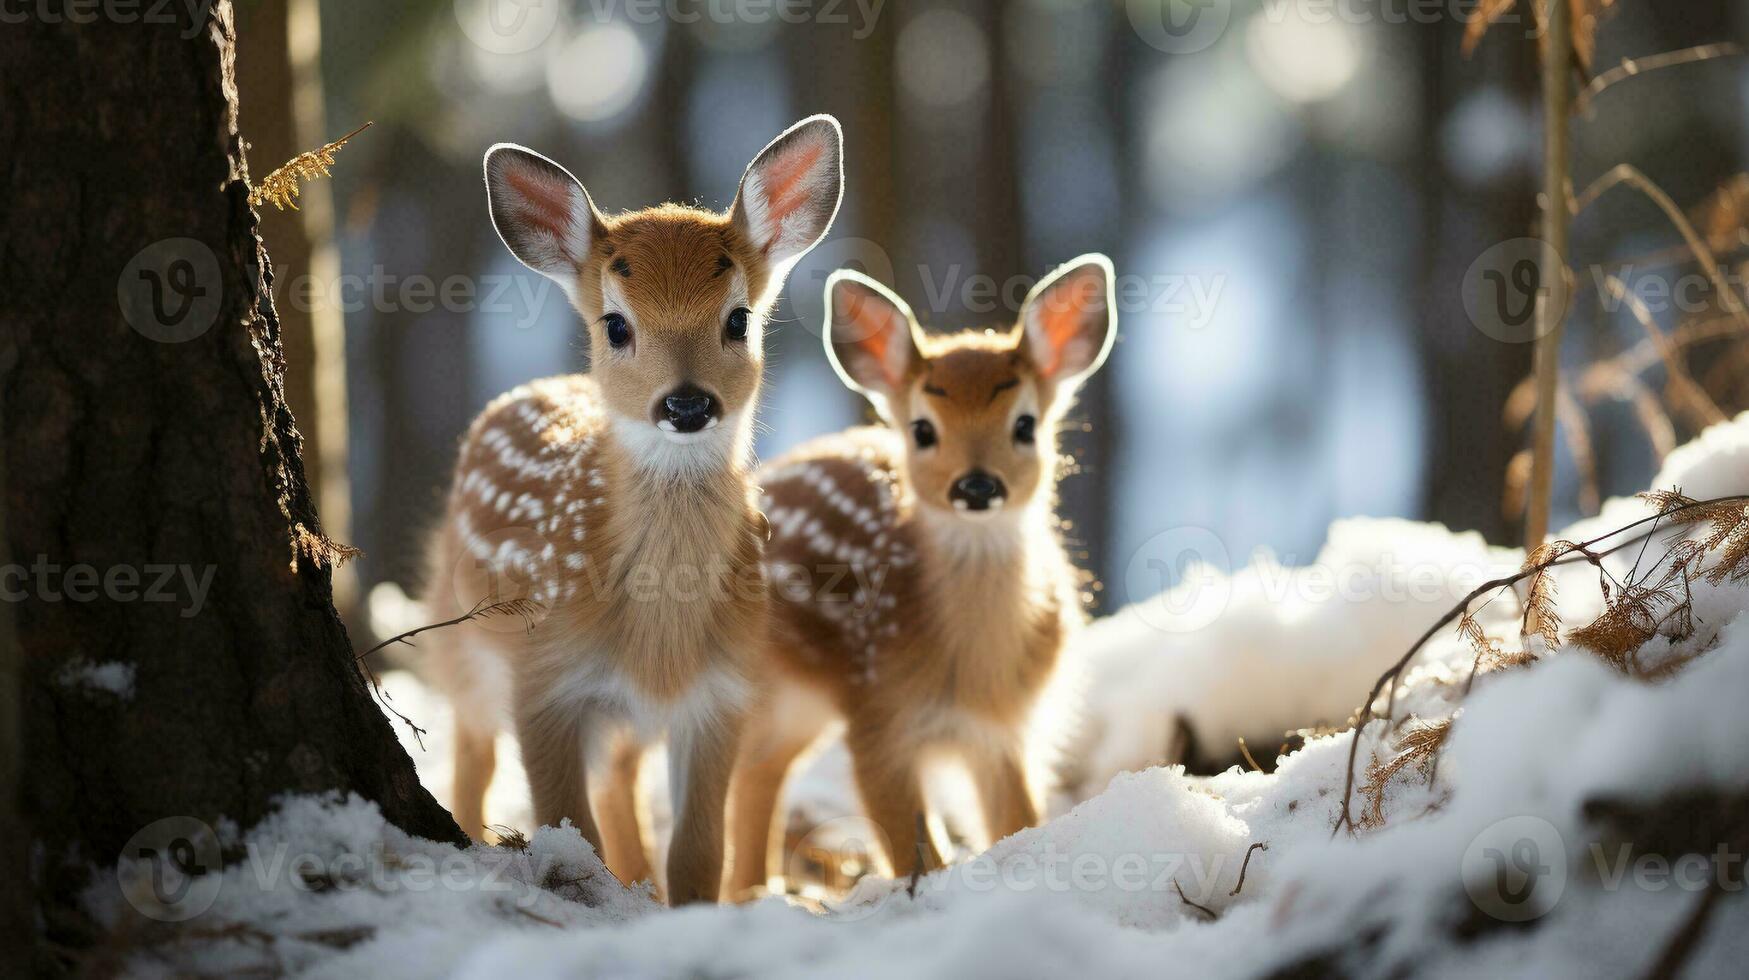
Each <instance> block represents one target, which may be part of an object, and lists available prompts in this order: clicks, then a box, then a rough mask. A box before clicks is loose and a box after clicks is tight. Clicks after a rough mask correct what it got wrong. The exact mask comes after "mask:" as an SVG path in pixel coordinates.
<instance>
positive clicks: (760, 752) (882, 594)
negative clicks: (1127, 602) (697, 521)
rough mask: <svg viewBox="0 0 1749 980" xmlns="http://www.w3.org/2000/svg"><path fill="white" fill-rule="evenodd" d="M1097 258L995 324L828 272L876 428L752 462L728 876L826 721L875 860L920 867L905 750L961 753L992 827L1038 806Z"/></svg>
mask: <svg viewBox="0 0 1749 980" xmlns="http://www.w3.org/2000/svg"><path fill="white" fill-rule="evenodd" d="M1112 296H1113V274H1112V267H1111V262H1110V260H1108V259H1106V258H1105V257H1104V256H1102V255H1086V256H1082V257H1081V258H1078V259H1076V260H1074V261H1072V262H1070V263H1069V264H1068V265H1065V266H1063V267H1062V268H1061V269H1059V270H1058V271H1056V272H1055V273H1053V274H1052V275H1051V276H1050V277H1048V278H1047V279H1045V280H1044V281H1043V282H1041V283H1040V284H1039V285H1038V286H1036V287H1035V288H1034V289H1033V290H1032V292H1031V293H1030V294H1029V296H1028V297H1027V300H1026V302H1025V304H1024V306H1023V307H1022V310H1021V316H1020V322H1019V323H1018V324H1017V325H1016V326H1015V327H1014V328H1013V329H1011V330H1006V331H995V330H985V331H971V332H966V333H959V334H953V335H947V336H931V335H928V334H925V333H924V332H923V330H922V329H921V327H920V326H919V325H918V323H917V321H916V319H915V318H914V317H913V316H912V314H911V310H910V309H909V308H908V307H907V306H906V305H905V303H904V301H903V300H901V299H899V298H898V297H897V296H895V295H893V294H892V293H891V292H889V291H888V290H887V289H886V288H884V287H882V286H881V285H880V284H879V283H876V282H874V281H872V280H870V279H867V278H865V277H863V276H861V275H858V274H856V273H854V272H850V271H847V270H840V271H838V272H836V273H834V274H833V276H832V277H831V279H829V280H828V281H827V285H826V307H827V316H826V320H827V322H826V351H827V354H828V356H829V358H830V360H831V362H832V364H833V366H834V367H835V368H836V369H837V370H838V373H839V375H840V376H841V377H842V379H843V380H844V383H845V384H847V385H849V386H850V387H851V388H852V389H854V390H856V391H858V392H860V393H862V394H863V395H864V396H866V397H867V398H868V399H869V401H871V402H872V403H873V404H874V406H875V408H876V409H877V410H878V412H879V414H880V415H881V417H882V419H883V420H884V422H885V423H886V425H885V426H884V427H865V428H856V429H851V430H849V431H846V432H843V433H839V434H836V435H832V436H827V437H824V438H822V439H819V440H817V441H814V442H812V443H809V444H806V445H804V446H802V447H801V448H799V449H797V450H795V451H794V452H792V453H790V454H788V455H786V456H785V457H782V458H780V459H778V460H775V461H773V462H772V463H771V464H770V465H769V466H767V467H765V468H764V469H762V470H761V471H760V473H759V476H758V480H759V483H760V485H761V487H762V488H763V499H762V501H761V507H762V508H763V509H764V511H765V514H766V516H767V518H768V519H769V521H770V523H771V537H770V540H769V542H768V543H767V545H766V574H767V576H768V578H769V580H770V583H771V590H772V607H771V615H772V622H771V642H770V643H768V644H767V646H766V648H765V653H766V661H765V662H766V670H767V673H768V675H769V676H768V677H767V684H768V692H767V696H768V697H769V698H770V707H769V709H768V710H766V711H762V712H760V713H758V714H757V715H751V716H749V718H748V724H747V728H746V729H745V730H744V732H743V738H742V742H741V753H740V757H739V759H738V760H737V764H736V774H735V780H734V785H733V789H732V790H731V800H730V819H729V822H730V833H731V835H732V848H731V854H732V856H731V861H730V876H729V881H728V883H727V884H728V887H729V891H730V895H731V897H736V898H741V897H745V896H747V895H748V894H750V893H751V892H752V891H753V890H754V889H755V888H756V887H757V886H759V885H763V884H764V883H765V882H766V881H767V877H766V875H767V860H768V858H767V854H768V851H769V850H770V849H773V848H780V847H781V843H782V841H783V839H784V838H783V827H782V826H781V823H782V822H781V821H778V822H777V825H774V821H773V811H774V809H775V808H776V804H777V802H778V799H779V797H780V795H781V793H782V788H783V782H784V778H785V775H786V773H787V772H788V770H789V768H790V766H791V763H792V762H794V760H795V758H796V757H797V755H799V754H800V753H801V752H802V751H803V750H804V749H805V748H807V747H808V746H809V745H810V744H811V743H812V742H813V741H814V740H815V739H816V737H817V736H818V735H819V734H820V733H821V731H822V730H823V729H824V728H825V727H826V726H827V725H828V724H829V723H830V722H833V721H834V720H837V719H842V720H843V721H844V723H845V740H846V743H847V745H848V747H849V749H850V753H851V756H852V764H853V768H854V773H855V779H856V783H857V787H858V790H859V793H860V795H861V797H862V803H863V806H864V808H865V809H866V810H867V812H868V815H869V817H870V818H871V819H872V820H873V822H874V824H875V825H876V827H877V828H878V829H879V830H880V831H881V833H882V835H884V837H885V842H884V848H885V850H886V851H887V853H886V855H885V859H886V868H885V870H886V871H887V873H888V874H893V873H895V872H903V871H906V870H910V869H911V868H912V866H913V865H914V864H915V863H916V862H917V861H918V860H921V862H922V865H923V869H924V870H928V869H930V868H934V867H938V866H939V865H940V863H941V858H940V855H939V852H938V851H937V850H936V849H935V847H934V846H933V844H932V843H931V842H930V841H929V840H928V834H927V832H924V833H923V834H922V839H919V833H918V832H919V828H920V827H921V826H922V824H923V820H922V819H921V816H922V813H923V807H924V800H923V784H922V779H921V774H920V773H921V768H922V766H923V764H924V763H925V762H926V761H927V760H928V758H929V757H930V756H931V755H932V754H934V753H937V752H940V751H942V750H946V751H950V752H957V753H958V754H959V755H960V756H961V758H962V759H963V760H964V761H965V762H966V763H967V764H968V768H969V769H970V771H971V773H972V775H973V777H974V781H975V782H976V784H977V788H978V795H979V798H980V801H981V804H982V809H983V812H984V820H985V825H986V829H987V832H988V836H989V839H990V840H991V841H995V840H998V839H1000V838H1002V837H1006V836H1008V835H1009V834H1012V833H1014V832H1015V831H1018V830H1020V829H1022V828H1024V827H1027V826H1030V825H1032V824H1034V823H1036V822H1037V819H1038V808H1037V804H1036V803H1035V799H1034V795H1033V790H1032V788H1031V786H1030V784H1029V781H1028V778H1027V770H1026V758H1027V748H1028V746H1027V727H1028V724H1027V723H1028V720H1029V715H1031V713H1032V709H1033V707H1034V706H1035V704H1036V703H1037V701H1038V698H1039V695H1040V693H1041V691H1042V689H1043V688H1044V686H1045V684H1046V682H1047V681H1048V680H1049V678H1050V677H1051V675H1052V672H1053V670H1054V668H1055V665H1056V661H1057V656H1058V651H1059V650H1060V649H1061V648H1062V645H1063V643H1064V641H1065V639H1066V636H1067V634H1068V632H1069V631H1070V630H1071V629H1072V628H1074V627H1075V626H1076V625H1078V624H1079V623H1080V621H1081V616H1082V613H1081V609H1082V604H1081V601H1080V585H1081V581H1082V579H1081V576H1080V575H1079V573H1077V571H1076V570H1075V568H1074V567H1073V566H1072V565H1071V564H1070V561H1069V558H1068V556H1067V555H1066V554H1065V552H1064V549H1063V546H1062V544H1061V542H1060V540H1059V538H1058V533H1057V525H1056V521H1055V517H1054V505H1055V496H1056V473H1055V467H1056V459H1057V456H1056V454H1057V448H1056V436H1055V433H1056V428H1057V425H1058V424H1059V423H1060V422H1061V420H1062V418H1063V415H1064V413H1065V412H1066V411H1067V409H1068V407H1069V404H1070V402H1071V401H1072V400H1073V395H1074V391H1075V389H1076V387H1077V385H1078V384H1079V383H1080V382H1081V381H1082V380H1083V379H1085V378H1086V377H1087V376H1088V375H1090V374H1092V373H1093V372H1094V371H1095V370H1097V369H1098V367H1099V365H1100V363H1101V362H1102V361H1103V360H1104V359H1105V356H1106V354H1107V352H1108V351H1109V350H1110V348H1111V345H1112V342H1113V339H1114V338H1115V336H1116V318H1115V312H1114V310H1113V306H1112Z"/></svg>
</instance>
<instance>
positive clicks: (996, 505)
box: [953, 497, 1008, 521]
mask: <svg viewBox="0 0 1749 980" xmlns="http://www.w3.org/2000/svg"><path fill="white" fill-rule="evenodd" d="M1007 502H1008V498H1006V497H997V498H995V499H993V500H991V501H990V506H989V507H987V508H985V509H983V510H973V509H972V508H971V507H970V506H968V505H967V504H966V502H965V501H963V500H955V501H954V502H953V509H954V511H955V512H956V513H958V514H959V516H961V517H965V518H969V519H971V520H974V521H987V520H989V519H990V518H992V517H995V516H996V515H997V514H1000V513H1002V505H1003V504H1005V503H1007Z"/></svg>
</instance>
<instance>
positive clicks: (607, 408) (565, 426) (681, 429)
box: [427, 116, 843, 904]
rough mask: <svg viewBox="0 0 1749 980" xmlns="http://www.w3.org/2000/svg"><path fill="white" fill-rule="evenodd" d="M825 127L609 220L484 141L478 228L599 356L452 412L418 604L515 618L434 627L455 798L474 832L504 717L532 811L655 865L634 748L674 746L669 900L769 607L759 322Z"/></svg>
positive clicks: (724, 756) (833, 126)
mask: <svg viewBox="0 0 1749 980" xmlns="http://www.w3.org/2000/svg"><path fill="white" fill-rule="evenodd" d="M841 155H842V138H841V135H840V133H839V129H838V124H837V122H836V121H835V120H833V119H831V118H830V117H827V116H815V117H812V118H809V119H806V120H803V121H802V122H800V123H798V124H796V125H795V126H794V127H792V128H791V129H789V130H788V131H787V132H785V133H784V134H783V135H781V136H779V137H778V138H777V139H775V140H773V141H772V142H771V144H770V145H768V146H767V147H765V149H764V150H763V151H761V152H760V154H759V155H758V156H757V157H756V158H755V159H754V160H753V162H752V164H751V165H750V166H749V167H748V168H747V171H746V173H745V175H744V176H743V177H742V179H741V184H740V188H739V190H738V192H737V193H736V196H735V200H734V203H733V205H732V206H731V207H730V208H729V210H728V211H727V212H726V213H716V212H711V211H705V210H700V209H697V208H692V207H682V206H678V205H673V204H664V205H661V206H658V207H654V208H649V209H646V210H642V211H636V212H631V213H627V214H622V215H618V216H609V215H606V214H603V213H601V212H600V211H597V210H596V209H595V206H594V204H593V203H592V202H591V200H590V198H589V194H588V193H587V192H586V191H585V190H584V189H583V185H582V184H580V183H578V182H577V180H576V178H574V177H572V176H571V174H570V173H568V172H567V171H566V170H565V169H564V168H562V167H560V166H559V165H558V164H556V163H554V162H552V161H551V160H548V159H547V158H546V157H543V156H541V155H539V154H537V153H533V152H531V151H529V150H526V149H523V148H522V147H518V146H512V145H508V144H499V145H497V146H494V147H492V148H491V150H490V151H488V152H487V154H486V158H485V176H486V191H487V199H488V203H489V205H490V211H491V216H492V223H493V226H494V227H495V228H496V229H497V231H498V234H499V237H500V238H502V239H503V241H504V244H505V246H506V247H507V248H509V249H510V251H511V253H512V254H513V255H515V256H516V258H517V259H519V260H520V261H521V262H522V263H523V264H525V265H527V266H528V267H529V268H531V269H533V270H534V271H536V272H539V273H541V274H542V275H544V276H547V277H548V278H550V279H552V280H553V281H554V282H556V283H557V284H558V285H559V287H560V288H561V289H563V291H564V292H565V294H566V296H567V297H568V298H569V300H570V302H571V305H572V306H573V307H575V309H576V311H577V313H578V314H579V315H580V316H581V317H582V318H583V321H584V322H585V323H586V324H587V329H588V334H589V343H590V349H591V351H592V358H591V361H592V367H591V369H590V371H589V373H588V374H586V375H567V376H562V377H554V378H548V379H545V380H541V381H535V382H531V383H529V384H526V385H523V386H522V387H520V388H517V389H515V390H514V391H511V392H509V393H508V394H505V395H502V396H500V397H499V398H498V399H496V400H495V401H493V402H492V403H491V404H490V405H489V406H487V408H486V410H485V411H484V412H482V413H481V414H480V416H479V418H478V419H476V420H475V421H474V423H473V425H472V426H471V427H470V428H469V430H468V433H467V435H466V437H465V438H464V439H463V441H462V445H461V451H460V457H459V459H458V461H457V463H456V469H455V477H454V482H453V485H452V488H451V490H450V494H449V498H448V504H447V508H446V512H445V515H444V518H443V521H442V524H441V526H440V528H439V530H438V532H437V534H436V539H435V542H434V544H433V547H432V549H431V563H430V569H429V578H428V584H427V593H428V595H427V603H428V604H429V605H430V606H431V607H432V608H433V609H434V611H435V612H436V613H437V614H438V615H442V616H453V615H460V614H463V613H466V612H468V611H469V610H472V609H475V608H478V607H479V606H480V605H481V604H482V603H497V602H504V601H508V600H514V599H521V600H525V601H526V602H527V603H529V604H530V605H528V606H526V607H525V608H526V609H527V610H528V612H529V614H528V615H527V616H526V617H516V616H511V617H494V618H482V619H475V620H470V621H468V622H466V623H464V624H462V625H461V626H459V627H457V628H456V629H454V630H447V631H441V632H440V634H434V635H437V636H440V639H438V642H437V647H438V648H437V649H435V650H433V651H432V653H431V655H432V657H433V658H434V662H435V666H436V668H437V670H436V671H435V673H436V674H437V676H438V679H439V681H440V684H441V686H442V687H444V688H445V689H446V691H447V693H448V694H449V695H450V697H451V699H452V701H453V703H454V706H455V719H456V722H455V727H456V731H455V735H456V756H455V787H454V789H455V814H456V818H457V820H458V821H459V822H460V824H461V826H462V829H463V830H465V831H466V832H467V833H468V834H470V835H472V836H473V837H475V838H479V837H481V835H482V833H483V828H484V822H485V818H484V814H483V812H482V807H483V800H484V795H485V791H486V787H487V784H488V783H489V782H490V781H491V778H492V774H493V769H494V766H495V756H494V752H493V743H494V736H495V734H496V733H497V731H498V729H499V728H500V727H501V725H502V724H503V723H504V722H505V721H506V720H508V721H509V722H510V723H512V724H513V725H514V728H515V732H516V735H517V738H518V741H519V742H520V745H521V754H522V762H523V766H524V768H525V769H526V770H527V772H528V781H529V789H530V792H531V795H532V798H533V804H534V816H535V819H536V820H537V821H538V822H539V823H540V824H542V825H556V824H558V823H559V822H560V821H562V820H566V819H569V820H570V821H571V823H572V824H573V825H575V826H576V827H577V828H578V829H579V830H580V831H581V832H582V834H583V836H584V837H585V838H587V839H588V840H589V842H590V843H591V844H593V845H594V846H595V848H596V849H597V851H598V852H599V853H601V854H603V856H604V857H605V859H606V861H607V863H608V865H609V867H610V868H611V869H612V870H613V872H614V873H615V874H616V875H618V876H619V877H620V878H621V879H622V880H625V881H628V882H630V881H636V880H643V879H646V878H648V877H649V876H650V875H649V871H650V869H649V862H648V858H647V857H646V853H647V852H646V850H645V847H644V842H643V839H642V835H641V833H640V830H639V814H638V809H637V807H636V805H635V803H634V798H635V797H634V792H633V790H634V785H635V781H636V778H637V760H638V758H639V755H640V750H641V747H642V746H643V745H645V744H647V743H649V742H650V741H652V740H656V739H665V740H666V742H667V745H668V758H669V773H668V776H669V785H670V789H671V792H672V796H673V807H674V832H673V837H672V840H671V843H670V846H669V851H668V863H667V882H666V889H667V890H666V895H667V898H668V899H669V901H670V902H672V903H675V904H679V903H681V902H687V901H699V900H713V899H715V897H716V896H717V893H718V890H719V885H720V883H721V876H722V863H723V846H724V827H723V822H724V805H725V803H724V801H725V794H726V793H727V788H728V782H729V777H730V771H731V768H732V765H733V761H734V758H735V751H736V744H737V739H738V736H739V732H740V729H741V725H742V717H743V714H744V713H745V711H746V708H747V705H748V704H749V697H750V693H751V691H752V689H753V684H752V681H753V674H754V672H755V671H756V670H758V669H761V668H759V667H758V664H757V658H758V657H759V656H760V651H759V650H758V649H757V647H758V645H759V643H758V638H759V637H761V636H762V635H763V631H764V629H765V622H766V616H767V602H768V599H767V589H766V584H765V579H764V575H763V571H762V568H761V565H760V551H761V545H762V543H763V540H764V534H765V525H764V521H763V519H762V518H761V517H760V515H759V511H758V509H757V507H756V501H755V499H754V491H753V489H752V486H751V479H750V477H751V467H752V463H751V440H752V418H753V410H754V403H755V400H756V398H757V395H758V391H759V385H760V372H761V366H762V361H763V355H762V348H761V339H762V333H763V324H764V321H765V318H766V316H767V314H768V313H769V311H770V310H771V308H772V305H773V304H774V302H775V301H776V299H777V295H778V292H779V290H780V287H781V286H782V283H783V280H784V277H785V276H786V275H787V273H788V271H789V269H790V268H791V266H792V265H793V264H794V262H795V261H796V260H797V259H798V258H799V257H800V256H801V255H802V254H803V253H805V252H807V251H808V249H810V248H812V247H813V246H814V245H815V244H816V243H817V242H818V241H819V240H820V239H821V238H822V237H823V236H824V235H825V233H826V230H827V228H828V227H830V225H831V223H832V218H833V216H834V215H835V214H836V212H837V209H838V202H839V198H840V196H841V194H842V188H843V180H842V175H841Z"/></svg>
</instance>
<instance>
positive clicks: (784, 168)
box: [759, 143, 825, 251]
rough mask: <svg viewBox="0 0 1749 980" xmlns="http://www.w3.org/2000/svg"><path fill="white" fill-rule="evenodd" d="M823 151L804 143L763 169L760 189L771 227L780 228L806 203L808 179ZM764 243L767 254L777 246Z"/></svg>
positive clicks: (819, 147) (773, 242) (820, 148)
mask: <svg viewBox="0 0 1749 980" xmlns="http://www.w3.org/2000/svg"><path fill="white" fill-rule="evenodd" d="M824 152H825V148H824V147H822V146H820V145H819V144H818V143H809V144H805V145H804V146H803V147H802V148H801V149H799V150H796V151H795V152H793V153H790V154H787V155H784V156H780V157H778V158H777V159H775V160H772V161H771V162H770V163H768V164H767V165H766V166H765V169H764V170H763V171H762V172H761V173H760V175H759V185H760V189H761V190H762V191H764V192H765V214H766V219H767V220H768V221H769V222H770V223H771V227H772V228H774V229H776V228H781V227H783V222H784V219H785V218H788V217H789V216H790V215H791V214H794V213H795V212H796V211H797V210H799V209H800V208H801V207H802V205H804V204H806V203H807V201H808V193H807V187H806V183H807V177H808V174H809V173H810V172H811V171H812V170H813V169H814V166H815V165H816V164H818V163H819V162H820V154H822V153H824ZM776 240H777V238H776V237H775V236H774V237H773V239H772V241H769V242H766V243H765V248H766V250H767V251H770V249H771V246H772V245H773V244H775V243H776Z"/></svg>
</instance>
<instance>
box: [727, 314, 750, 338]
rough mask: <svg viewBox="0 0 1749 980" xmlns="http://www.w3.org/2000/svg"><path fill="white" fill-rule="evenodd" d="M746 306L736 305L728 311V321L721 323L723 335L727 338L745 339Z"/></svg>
mask: <svg viewBox="0 0 1749 980" xmlns="http://www.w3.org/2000/svg"><path fill="white" fill-rule="evenodd" d="M748 315H749V314H748V311H747V308H746V307H744V306H737V307H735V308H734V309H733V310H730V311H729V322H728V323H726V324H724V325H723V336H724V337H726V338H728V339H729V340H746V339H747V317H748Z"/></svg>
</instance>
